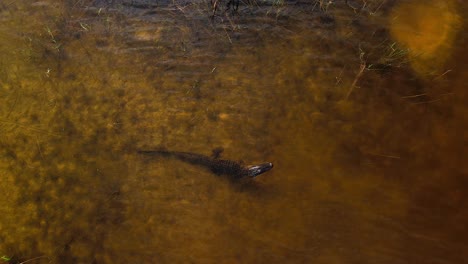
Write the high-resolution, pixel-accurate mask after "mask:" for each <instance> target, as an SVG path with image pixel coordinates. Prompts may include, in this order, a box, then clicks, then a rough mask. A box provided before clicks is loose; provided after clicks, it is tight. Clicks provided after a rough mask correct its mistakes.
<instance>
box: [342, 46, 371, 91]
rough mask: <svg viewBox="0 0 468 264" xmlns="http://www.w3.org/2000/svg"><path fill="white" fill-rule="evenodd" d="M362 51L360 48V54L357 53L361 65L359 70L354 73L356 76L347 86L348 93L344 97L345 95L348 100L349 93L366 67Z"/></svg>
mask: <svg viewBox="0 0 468 264" xmlns="http://www.w3.org/2000/svg"><path fill="white" fill-rule="evenodd" d="M364 54H365V53H364V52H363V51H362V50H361V54H360V55H359V59H360V60H361V65H360V67H359V72H358V74H357V75H356V77H355V78H354V81H353V83H352V84H351V87H349V90H348V93H347V94H346V97H345V100H348V98H349V96H350V95H351V93H352V92H353V90H354V87H356V84H357V82H358V81H359V78H361V75H362V74H363V73H364V70H365V69H366V67H367V63H366V61H365V60H364Z"/></svg>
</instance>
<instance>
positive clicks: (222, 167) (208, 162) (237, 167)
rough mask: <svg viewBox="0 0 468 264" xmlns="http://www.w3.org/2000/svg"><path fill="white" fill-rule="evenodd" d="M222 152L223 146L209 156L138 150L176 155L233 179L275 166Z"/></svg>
mask: <svg viewBox="0 0 468 264" xmlns="http://www.w3.org/2000/svg"><path fill="white" fill-rule="evenodd" d="M221 152H223V149H222V148H217V149H214V150H213V155H212V156H211V157H209V156H205V155H201V154H196V153H190V152H178V151H168V150H165V149H161V150H138V153H140V154H144V155H150V156H163V157H174V158H176V159H179V160H181V161H184V162H187V163H190V164H194V165H199V166H203V167H205V168H208V169H210V170H211V171H212V172H213V173H215V174H217V175H227V176H229V177H232V178H233V179H241V178H244V177H250V178H254V177H256V176H258V175H260V174H262V173H264V172H267V171H269V170H271V168H273V164H272V163H271V162H266V163H262V164H259V165H252V166H245V165H244V164H243V163H242V162H235V161H232V160H223V159H219V157H220V155H221Z"/></svg>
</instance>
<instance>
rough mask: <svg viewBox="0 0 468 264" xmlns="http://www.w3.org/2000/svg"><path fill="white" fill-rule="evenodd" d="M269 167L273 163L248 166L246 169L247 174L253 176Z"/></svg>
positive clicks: (271, 166)
mask: <svg viewBox="0 0 468 264" xmlns="http://www.w3.org/2000/svg"><path fill="white" fill-rule="evenodd" d="M271 168H273V163H271V162H267V163H263V164H260V165H254V166H249V167H248V168H247V171H248V173H247V176H249V177H252V178H253V177H256V176H258V175H260V174H262V173H264V172H267V171H269V170H271Z"/></svg>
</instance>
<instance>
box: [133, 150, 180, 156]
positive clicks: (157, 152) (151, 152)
mask: <svg viewBox="0 0 468 264" xmlns="http://www.w3.org/2000/svg"><path fill="white" fill-rule="evenodd" d="M137 153H139V154H144V155H149V156H165V157H167V156H170V155H172V154H173V153H172V152H170V151H168V150H165V149H158V150H138V151H137Z"/></svg>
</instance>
